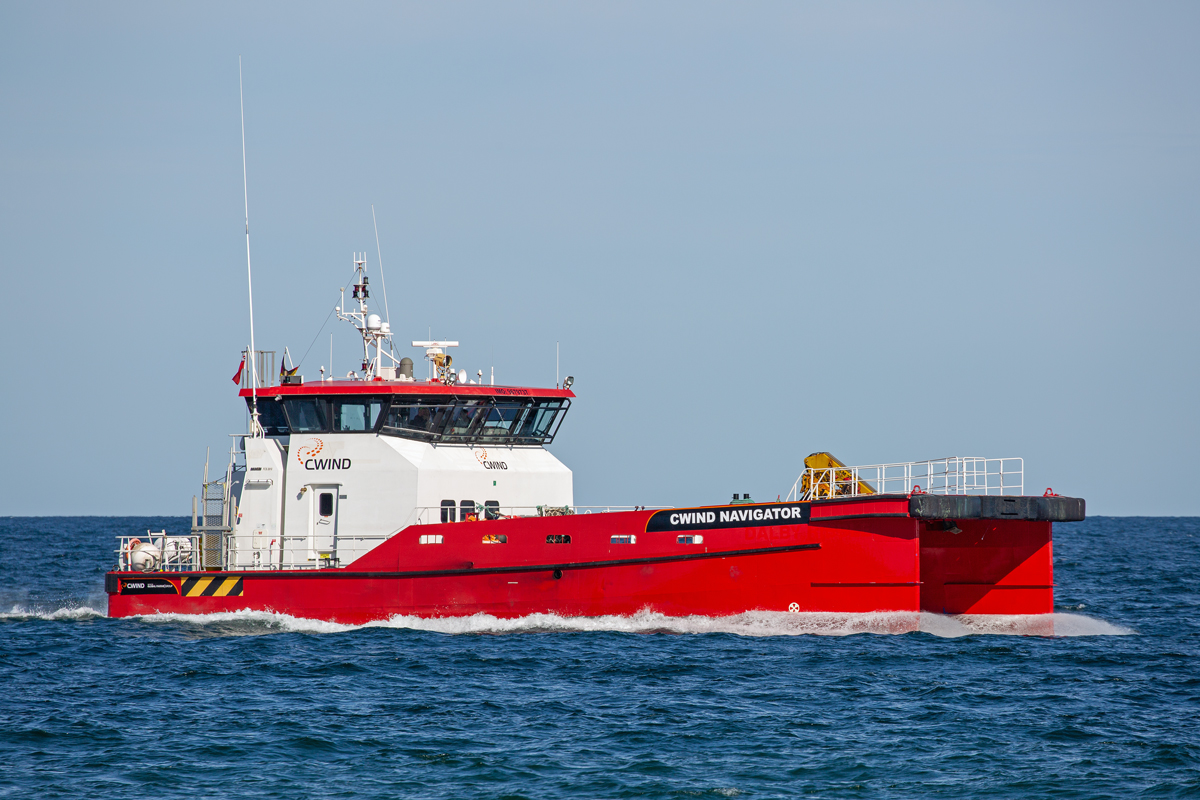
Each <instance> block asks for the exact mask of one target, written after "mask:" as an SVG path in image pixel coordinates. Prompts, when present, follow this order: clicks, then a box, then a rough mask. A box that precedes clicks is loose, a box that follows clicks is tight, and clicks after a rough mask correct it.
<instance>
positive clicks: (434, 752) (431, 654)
mask: <svg viewBox="0 0 1200 800" xmlns="http://www.w3.org/2000/svg"><path fill="white" fill-rule="evenodd" d="M185 525H186V522H185V521H184V520H182V519H177V518H111V517H105V518H49V517H46V518H0V556H2V557H3V563H4V564H5V566H6V569H5V570H4V572H3V574H2V575H0V612H2V613H0V688H2V692H3V693H2V695H0V797H22V798H24V797H37V798H52V797H85V798H130V797H135V798H173V797H187V798H204V797H263V798H268V797H270V798H276V797H278V798H307V797H321V798H324V797H370V798H375V797H379V798H394V797H416V798H474V797H484V798H492V797H495V798H518V797H525V798H578V797H598V798H608V797H649V798H659V797H661V798H690V797H701V798H702V797H741V798H769V797H861V798H909V797H921V798H925V797H972V798H990V797H996V798H1016V797H1078V798H1095V797H1135V796H1149V797H1185V796H1200V660H1198V659H1197V656H1198V655H1200V624H1198V621H1197V612H1198V608H1197V604H1198V600H1200V593H1198V590H1197V577H1198V575H1200V541H1198V539H1197V535H1198V534H1200V520H1198V519H1192V518H1184V519H1180V518H1162V519H1154V518H1093V519H1090V520H1088V521H1086V522H1082V523H1075V524H1068V525H1059V526H1057V527H1056V530H1055V573H1056V583H1057V586H1058V588H1057V594H1056V603H1057V608H1058V611H1057V614H1056V615H1055V620H1054V622H1055V631H1056V632H1057V635H1056V636H1054V637H1044V636H1029V635H1015V632H1017V633H1019V631H1020V630H1021V626H1020V625H1018V624H1016V621H1014V620H1003V619H1001V620H986V619H965V618H948V617H939V616H934V615H922V616H921V618H920V619H919V620H917V627H919V629H920V630H919V631H917V632H910V633H902V634H893V633H888V631H891V630H895V629H896V628H897V625H898V622H899V623H900V626H901V627H903V624H906V622H911V620H908V621H905V620H899V621H898V620H897V619H896V618H894V616H892V615H859V616H842V615H796V614H773V613H755V614H745V615H742V616H739V617H732V618H725V619H709V618H703V617H689V618H675V619H671V618H665V617H662V616H658V615H653V614H640V615H637V616H635V617H632V618H607V619H568V618H559V617H554V616H537V617H529V618H525V619H521V620H497V619H493V618H489V617H482V616H481V617H472V618H468V619H456V620H417V619H394V620H391V621H389V622H387V623H381V624H376V625H368V626H361V627H355V626H345V625H334V624H330V623H324V622H318V621H313V620H304V619H296V618H292V617H287V616H281V615H272V614H262V613H246V614H217V615H210V616H201V617H187V616H174V615H170V616H161V617H145V618H137V619H126V620H110V619H107V618H106V617H105V616H104V609H105V595H104V593H103V574H104V572H105V571H106V569H107V568H108V566H109V565H110V563H112V561H113V553H112V550H113V548H114V547H115V539H114V538H113V537H114V536H116V535H117V534H119V533H136V532H140V531H144V530H146V529H154V530H158V529H160V528H164V527H165V528H167V529H168V530H175V531H182V530H183V528H184V526H185Z"/></svg>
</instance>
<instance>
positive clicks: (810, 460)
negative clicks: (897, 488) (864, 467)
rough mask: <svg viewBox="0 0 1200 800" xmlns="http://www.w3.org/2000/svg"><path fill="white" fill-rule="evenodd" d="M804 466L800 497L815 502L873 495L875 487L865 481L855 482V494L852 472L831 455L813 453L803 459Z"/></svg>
mask: <svg viewBox="0 0 1200 800" xmlns="http://www.w3.org/2000/svg"><path fill="white" fill-rule="evenodd" d="M804 466H805V470H804V476H803V477H802V478H801V479H800V496H801V497H806V498H808V499H810V500H816V499H818V498H821V497H842V496H851V495H855V494H875V487H873V486H872V485H871V484H869V483H867V482H866V481H857V483H858V491H857V492H856V491H855V490H854V489H855V486H854V484H855V479H854V473H853V471H851V470H850V469H848V468H846V465H845V464H843V463H842V462H841V461H839V460H838V459H837V458H836V457H835V456H834V455H833V454H832V453H813V454H812V455H810V456H808V457H807V458H805V459H804Z"/></svg>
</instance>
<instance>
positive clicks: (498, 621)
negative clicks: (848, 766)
mask: <svg viewBox="0 0 1200 800" xmlns="http://www.w3.org/2000/svg"><path fill="white" fill-rule="evenodd" d="M106 618H107V617H106V614H105V613H104V612H103V611H98V610H97V609H94V608H91V607H89V606H71V607H64V608H57V609H53V610H48V611H40V610H33V609H25V608H21V607H19V606H14V607H13V609H12V610H11V611H8V612H0V622H21V621H33V620H44V621H53V622H64V621H66V622H78V621H88V620H96V619H106ZM130 620H134V621H137V622H140V623H143V624H150V625H178V626H182V627H185V628H189V629H192V630H195V631H196V632H198V633H204V634H207V635H213V636H255V635H264V634H272V633H307V634H331V633H345V632H347V631H354V630H361V629H365V628H392V629H400V630H415V631H426V632H430V633H444V634H448V635H460V634H515V633H642V634H650V633H659V634H677V635H698V634H714V633H716V634H732V635H735V636H753V637H769V636H853V635H857V634H876V635H896V634H905V633H924V634H928V635H930V636H936V637H938V638H944V639H953V638H958V637H961V636H1048V637H1055V638H1057V637H1074V636H1129V635H1132V634H1134V633H1135V631H1133V630H1131V629H1129V628H1126V627H1123V626H1120V625H1114V624H1113V623H1110V622H1106V621H1104V620H1102V619H1097V618H1095V617H1088V616H1085V615H1083V614H1067V613H1056V614H1037V615H1013V616H1000V615H991V614H987V615H983V614H980V615H970V614H963V615H959V616H943V615H941V614H931V613H928V612H924V611H922V612H920V613H915V612H908V611H890V612H888V611H883V612H872V613H865V614H842V613H832V612H804V613H794V612H785V611H747V612H745V613H742V614H735V615H732V616H727V617H706V616H701V615H692V616H686V617H669V616H667V615H665V614H659V613H657V612H653V611H639V612H638V613H636V614H633V615H631V616H617V615H611V616H603V617H565V616H560V615H558V614H529V615H528V616H524V617H516V618H511V619H506V618H502V617H495V616H492V615H491V614H474V615H472V616H469V617H434V618H425V617H415V616H404V615H397V616H394V617H391V618H389V619H385V620H377V621H374V622H367V623H364V624H361V625H350V624H344V623H339V622H327V621H325V620H320V619H309V618H306V617H296V616H292V615H290V614H282V613H277V612H273V611H229V612H218V613H213V614H148V615H143V616H138V617H131V618H130Z"/></svg>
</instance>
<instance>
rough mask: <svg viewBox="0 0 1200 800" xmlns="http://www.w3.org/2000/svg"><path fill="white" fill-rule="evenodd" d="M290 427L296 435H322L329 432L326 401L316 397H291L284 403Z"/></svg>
mask: <svg viewBox="0 0 1200 800" xmlns="http://www.w3.org/2000/svg"><path fill="white" fill-rule="evenodd" d="M283 407H284V410H285V411H286V412H287V419H288V425H289V427H290V428H291V429H292V431H293V432H294V433H321V432H324V431H327V430H329V426H328V424H327V423H326V420H327V416H326V409H325V401H324V400H319V399H317V398H315V397H289V398H288V399H287V400H284V401H283Z"/></svg>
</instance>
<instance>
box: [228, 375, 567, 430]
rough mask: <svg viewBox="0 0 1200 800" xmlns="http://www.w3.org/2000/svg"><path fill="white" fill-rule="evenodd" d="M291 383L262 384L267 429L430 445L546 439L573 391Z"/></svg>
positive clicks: (260, 402)
mask: <svg viewBox="0 0 1200 800" xmlns="http://www.w3.org/2000/svg"><path fill="white" fill-rule="evenodd" d="M296 388H299V387H271V388H269V389H266V391H260V393H259V395H258V398H257V404H258V414H259V422H260V424H261V425H262V427H263V432H264V433H265V434H266V435H267V436H288V435H290V434H293V433H298V434H301V433H302V434H313V433H371V434H378V435H382V436H397V437H400V438H404V439H415V440H417V441H423V442H430V443H434V444H465V445H488V444H493V445H546V444H549V443H550V442H552V441H553V440H554V436H555V434H556V433H557V431H558V428H559V426H560V425H561V424H562V420H563V418H564V416H565V415H566V412H567V409H568V408H569V407H570V405H571V400H570V398H571V397H572V396H573V395H572V394H571V392H570V391H569V390H553V394H555V395H557V396H553V397H538V396H533V393H534V392H535V391H537V392H539V393H542V392H550V391H551V390H530V389H508V390H504V389H501V391H506V393H505V394H492V393H486V394H484V393H479V392H478V390H476V391H475V392H470V393H468V392H463V391H461V388H465V387H460V391H458V392H444V391H439V392H436V393H435V392H414V391H413V388H414V387H412V386H411V385H409V386H406V387H404V388H405V389H406V390H407V391H405V392H403V393H401V392H394V393H384V392H380V393H378V394H375V393H372V392H371V390H372V389H374V388H375V387H372V386H371V385H370V383H369V382H357V383H352V384H349V385H348V386H342V387H338V386H335V385H328V384H324V385H319V386H318V387H314V388H317V389H319V390H320V392H319V393H309V392H305V393H301V392H297V391H295V389H296ZM388 388H391V387H388ZM437 388H441V387H437ZM472 388H474V387H472ZM489 388H493V387H489ZM339 389H341V390H342V391H339ZM289 390H290V391H289ZM507 392H512V393H513V394H509V393H507ZM518 392H519V393H521V394H516V393H518ZM242 394H243V395H244V396H245V398H246V408H247V412H249V411H250V408H251V405H252V403H253V402H255V401H254V399H253V398H251V397H250V396H249V394H250V393H249V392H245V391H243V392H242Z"/></svg>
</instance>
